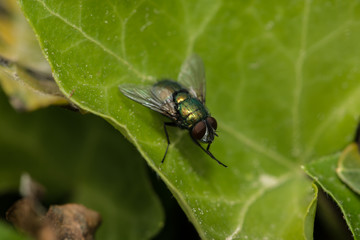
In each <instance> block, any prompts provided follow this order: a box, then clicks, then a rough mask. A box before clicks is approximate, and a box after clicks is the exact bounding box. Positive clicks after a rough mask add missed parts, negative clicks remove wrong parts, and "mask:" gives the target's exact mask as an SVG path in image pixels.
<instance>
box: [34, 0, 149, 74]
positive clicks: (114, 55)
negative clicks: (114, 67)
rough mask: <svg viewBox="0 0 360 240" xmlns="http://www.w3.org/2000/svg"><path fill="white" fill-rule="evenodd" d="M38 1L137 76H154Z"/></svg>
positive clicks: (38, 0)
mask: <svg viewBox="0 0 360 240" xmlns="http://www.w3.org/2000/svg"><path fill="white" fill-rule="evenodd" d="M36 1H37V2H39V3H40V4H42V5H43V7H44V8H45V9H46V10H47V11H48V12H49V13H50V14H52V15H53V16H55V17H57V18H59V19H60V20H61V21H63V22H64V23H65V24H67V25H68V26H70V27H72V28H73V29H75V30H76V31H78V32H79V33H80V34H81V35H83V37H84V38H86V39H87V40H89V41H90V42H92V43H94V44H95V45H96V46H98V47H99V48H101V49H102V50H103V51H104V52H106V53H108V54H110V55H111V56H113V57H114V58H116V59H117V60H118V61H119V62H121V63H122V64H123V65H125V66H126V67H127V68H128V69H129V70H130V71H132V72H133V73H134V74H135V75H136V76H138V77H139V78H141V79H147V80H151V79H153V78H154V77H152V76H149V75H146V74H143V73H141V72H139V71H138V70H137V69H135V68H134V67H133V65H131V64H130V63H129V62H128V61H126V60H125V59H123V58H122V57H120V56H119V55H117V54H116V53H114V52H113V51H112V50H110V49H109V48H107V47H106V46H105V45H103V44H102V43H101V42H99V41H98V40H96V39H94V38H93V37H91V36H90V35H88V34H87V33H86V32H84V31H83V30H82V29H81V28H80V27H78V26H76V25H75V24H73V23H71V22H69V21H68V20H67V19H66V18H64V17H62V16H61V15H59V14H58V13H56V12H54V11H53V10H51V9H50V8H49V7H48V6H47V5H46V4H45V3H44V2H43V1H41V0H36Z"/></svg>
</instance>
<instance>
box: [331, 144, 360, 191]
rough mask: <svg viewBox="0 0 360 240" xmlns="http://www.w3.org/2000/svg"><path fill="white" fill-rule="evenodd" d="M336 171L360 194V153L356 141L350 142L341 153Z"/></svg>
mask: <svg viewBox="0 0 360 240" xmlns="http://www.w3.org/2000/svg"><path fill="white" fill-rule="evenodd" d="M336 172H337V174H338V176H339V178H340V179H341V180H342V181H343V182H344V183H345V184H347V185H348V186H349V187H350V188H351V189H352V190H353V191H355V192H356V193H357V194H360V154H359V148H358V145H357V144H356V143H352V144H350V145H349V146H348V147H347V148H346V149H345V150H344V152H343V153H342V154H341V156H340V159H339V162H338V168H337V169H336Z"/></svg>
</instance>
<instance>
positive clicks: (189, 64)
mask: <svg viewBox="0 0 360 240" xmlns="http://www.w3.org/2000/svg"><path fill="white" fill-rule="evenodd" d="M178 82H179V83H180V84H182V85H183V86H184V87H186V88H188V89H189V92H190V93H191V94H192V95H193V96H194V97H196V98H197V99H199V100H200V101H201V102H202V103H204V104H205V91H206V86H205V85H206V79H205V68H204V63H203V61H202V60H201V58H200V57H199V56H198V55H195V54H194V55H191V56H190V57H189V58H188V59H187V60H186V61H185V62H184V63H183V65H182V66H181V70H180V73H179V76H178Z"/></svg>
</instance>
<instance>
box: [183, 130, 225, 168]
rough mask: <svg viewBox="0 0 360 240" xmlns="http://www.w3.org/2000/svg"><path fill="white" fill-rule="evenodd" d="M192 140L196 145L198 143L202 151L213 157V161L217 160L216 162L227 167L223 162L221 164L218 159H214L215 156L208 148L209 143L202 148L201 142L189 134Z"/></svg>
mask: <svg viewBox="0 0 360 240" xmlns="http://www.w3.org/2000/svg"><path fill="white" fill-rule="evenodd" d="M190 136H191V138H192V140H193V141H194V142H195V143H196V145H198V146H199V147H200V148H201V149H202V150H203V151H204V152H206V154H207V155H209V156H210V157H211V158H212V159H214V160H215V161H217V163H218V164H220V165H222V166H224V167H227V166H226V165H225V164H223V163H222V162H220V161H219V160H217V159H216V157H215V156H214V155H213V154H212V153H211V152H210V151H209V150H208V149H209V148H210V144H209V145H208V147H207V149H205V148H203V146H201V144H200V143H199V142H198V141H197V140H196V139H195V138H194V137H193V136H192V135H191V134H190Z"/></svg>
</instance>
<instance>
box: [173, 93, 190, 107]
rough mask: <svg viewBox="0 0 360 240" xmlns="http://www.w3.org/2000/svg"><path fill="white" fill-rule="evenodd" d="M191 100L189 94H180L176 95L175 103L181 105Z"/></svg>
mask: <svg viewBox="0 0 360 240" xmlns="http://www.w3.org/2000/svg"><path fill="white" fill-rule="evenodd" d="M188 98H189V93H187V92H179V93H177V94H176V95H175V97H174V101H175V102H176V103H177V104H180V103H181V102H183V101H185V100H186V99H188Z"/></svg>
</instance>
